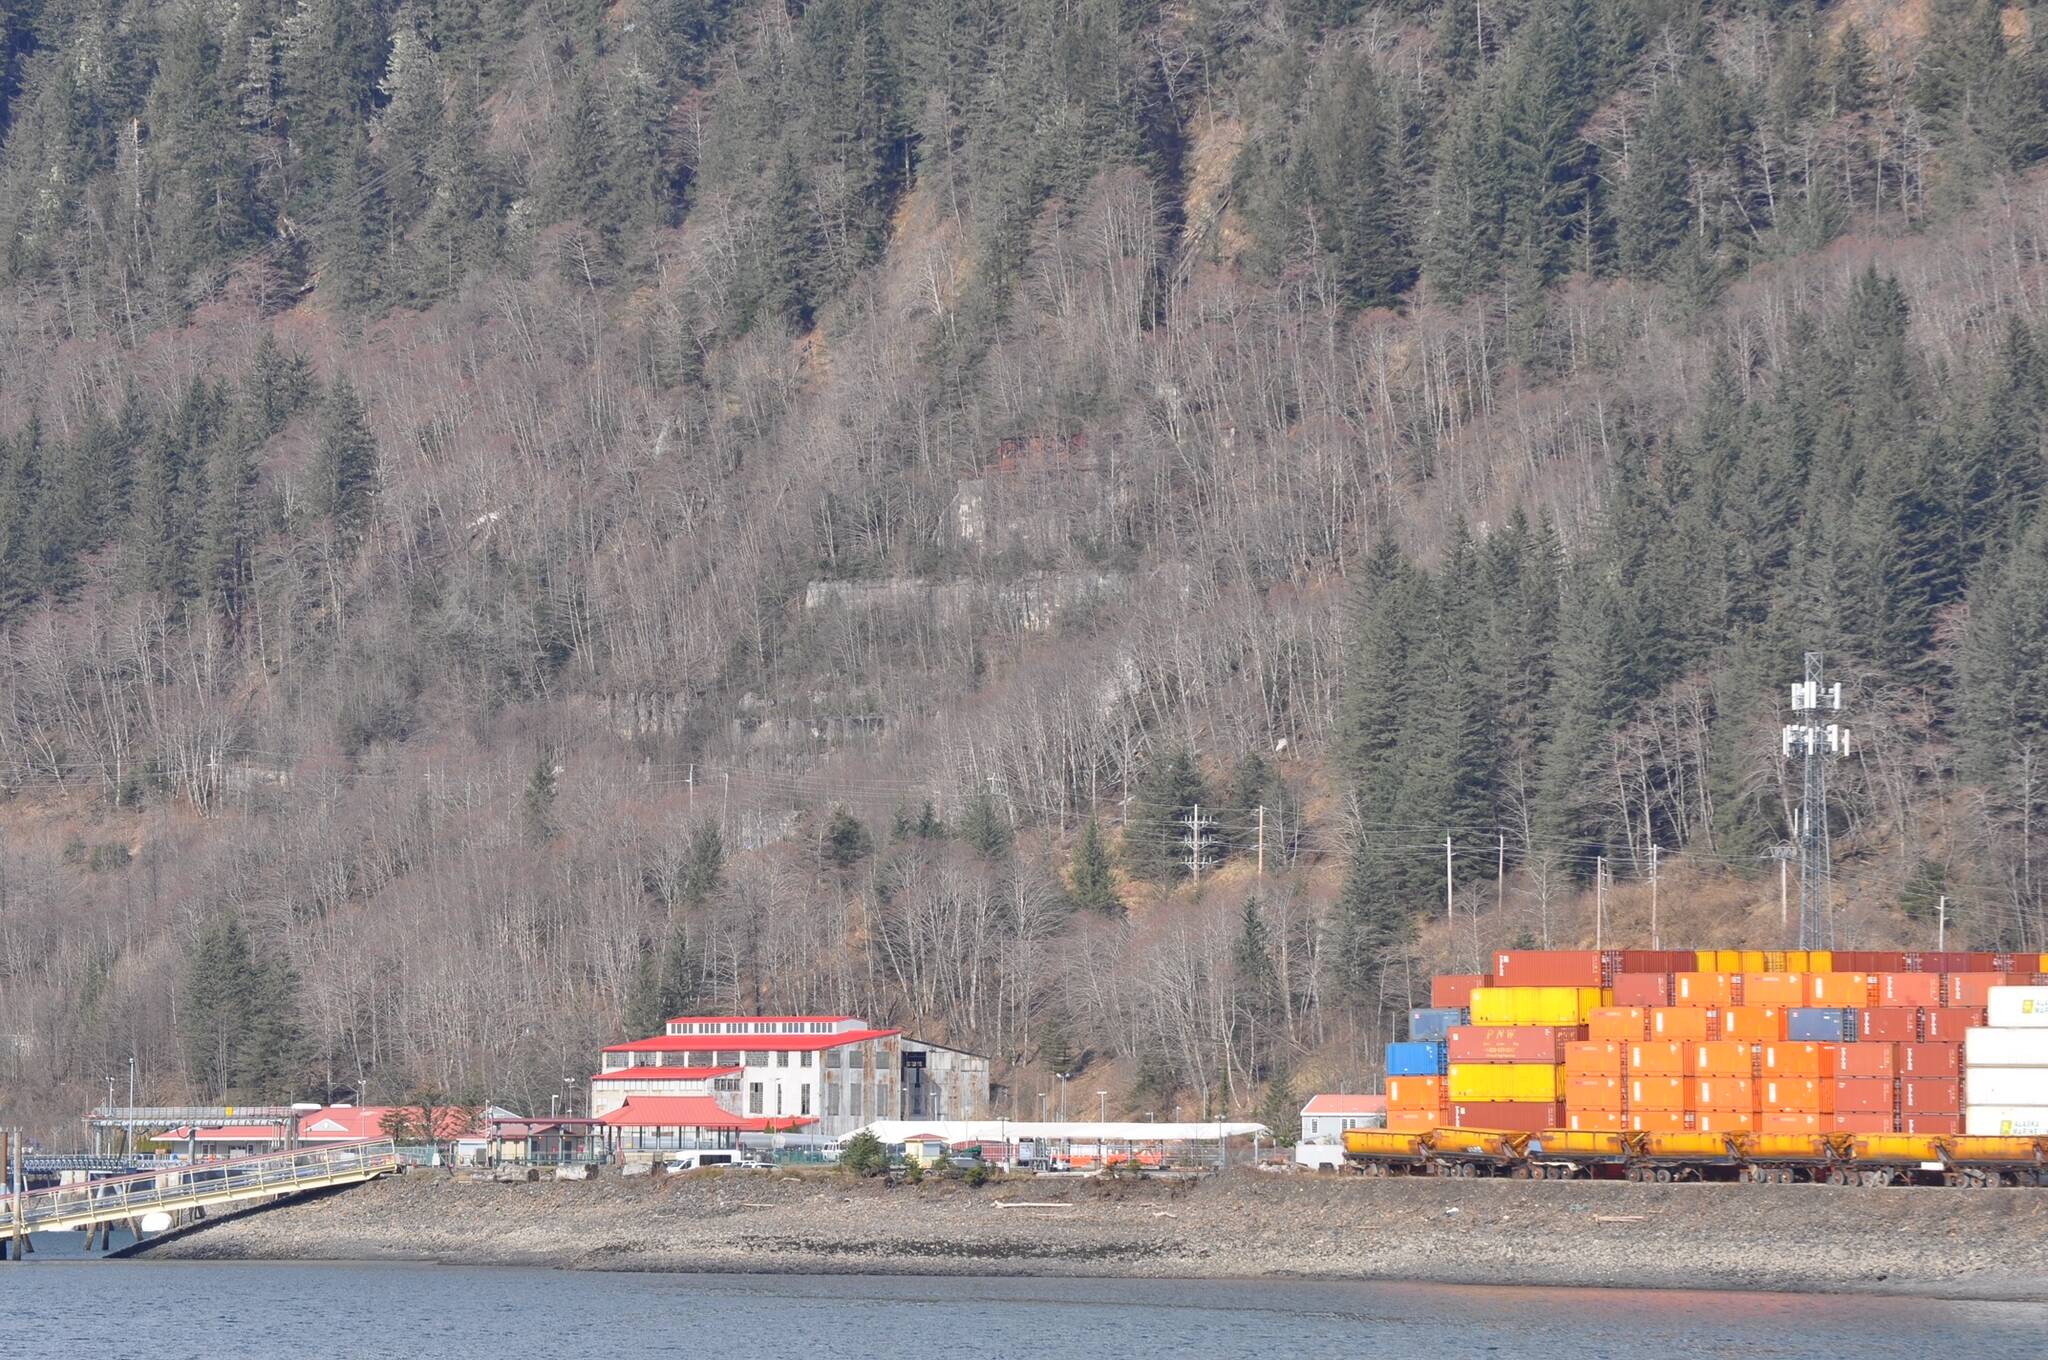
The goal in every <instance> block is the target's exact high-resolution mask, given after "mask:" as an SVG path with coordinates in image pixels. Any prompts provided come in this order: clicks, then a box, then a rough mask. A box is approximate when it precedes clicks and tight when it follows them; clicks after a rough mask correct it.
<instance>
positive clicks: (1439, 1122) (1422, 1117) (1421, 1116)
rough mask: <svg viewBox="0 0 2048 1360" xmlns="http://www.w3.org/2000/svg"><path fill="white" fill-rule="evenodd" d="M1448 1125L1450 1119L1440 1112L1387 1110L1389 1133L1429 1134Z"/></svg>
mask: <svg viewBox="0 0 2048 1360" xmlns="http://www.w3.org/2000/svg"><path fill="white" fill-rule="evenodd" d="M1448 1123H1450V1119H1449V1118H1448V1117H1447V1116H1445V1115H1444V1113H1443V1112H1441V1111H1439V1110H1396V1109H1393V1108H1391V1107H1390V1108H1389V1109H1388V1110H1387V1132H1389V1133H1428V1132H1429V1131H1430V1130H1431V1129H1434V1128H1441V1127H1443V1126H1444V1125H1446V1124H1448Z"/></svg>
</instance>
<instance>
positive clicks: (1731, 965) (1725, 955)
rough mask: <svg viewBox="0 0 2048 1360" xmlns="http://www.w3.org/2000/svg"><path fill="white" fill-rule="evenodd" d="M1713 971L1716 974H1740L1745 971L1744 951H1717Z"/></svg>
mask: <svg viewBox="0 0 2048 1360" xmlns="http://www.w3.org/2000/svg"><path fill="white" fill-rule="evenodd" d="M1712 971H1714V972H1716V973H1740V972H1741V971H1743V968H1742V951H1741V950H1740V949H1716V950H1715V951H1714V967H1713V970H1712ZM1756 971H1757V972H1759V973H1761V972H1762V971H1763V969H1761V968H1759V969H1757V970H1756Z"/></svg>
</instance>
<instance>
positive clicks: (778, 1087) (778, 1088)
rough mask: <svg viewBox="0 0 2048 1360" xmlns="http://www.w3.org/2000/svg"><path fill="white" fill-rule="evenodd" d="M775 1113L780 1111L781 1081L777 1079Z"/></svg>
mask: <svg viewBox="0 0 2048 1360" xmlns="http://www.w3.org/2000/svg"><path fill="white" fill-rule="evenodd" d="M775 1113H776V1114H778V1115H779V1114H781V1113H782V1083H781V1082H779V1081H778V1082H776V1083H775Z"/></svg>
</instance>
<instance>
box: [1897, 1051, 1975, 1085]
mask: <svg viewBox="0 0 2048 1360" xmlns="http://www.w3.org/2000/svg"><path fill="white" fill-rule="evenodd" d="M1962 1070H1963V1046H1962V1045H1961V1044H1900V1045H1899V1075H1900V1076H1902V1077H1953V1076H1957V1075H1959V1074H1960V1073H1961V1072H1962Z"/></svg>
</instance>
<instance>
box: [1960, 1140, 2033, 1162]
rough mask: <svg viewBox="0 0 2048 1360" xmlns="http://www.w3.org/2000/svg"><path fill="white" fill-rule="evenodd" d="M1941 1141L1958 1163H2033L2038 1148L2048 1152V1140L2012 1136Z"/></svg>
mask: <svg viewBox="0 0 2048 1360" xmlns="http://www.w3.org/2000/svg"><path fill="white" fill-rule="evenodd" d="M1941 1141H1942V1142H1944V1143H1946V1144H1948V1155H1949V1156H1950V1157H1952V1158H1953V1159H1955V1160H1956V1161H1958V1162H2031V1161H2033V1160H2034V1159H2035V1151H2036V1149H2037V1148H2039V1149H2043V1150H2048V1139H2044V1138H2017V1137H2013V1136H2011V1135H1997V1134H1959V1135H1957V1136H1956V1137H1953V1138H1944V1139H1942V1140H1941Z"/></svg>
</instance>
